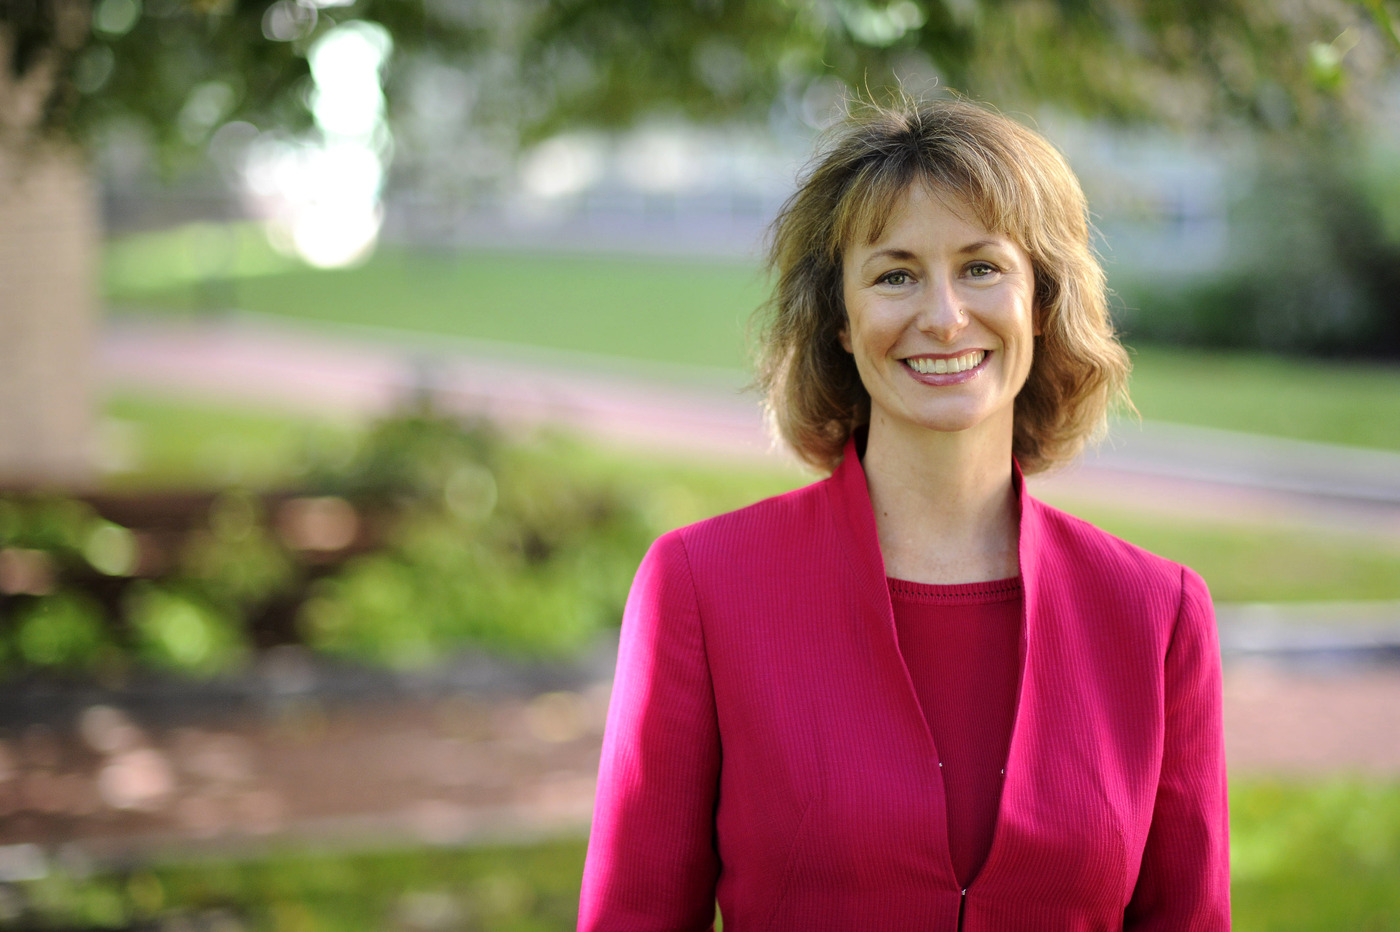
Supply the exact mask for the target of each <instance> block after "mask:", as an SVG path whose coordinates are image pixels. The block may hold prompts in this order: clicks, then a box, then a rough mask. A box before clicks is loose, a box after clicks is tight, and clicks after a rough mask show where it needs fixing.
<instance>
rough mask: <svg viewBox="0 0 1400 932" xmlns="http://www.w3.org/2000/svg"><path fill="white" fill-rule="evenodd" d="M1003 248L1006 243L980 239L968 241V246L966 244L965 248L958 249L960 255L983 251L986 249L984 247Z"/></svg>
mask: <svg viewBox="0 0 1400 932" xmlns="http://www.w3.org/2000/svg"><path fill="white" fill-rule="evenodd" d="M1003 248H1005V246H1004V244H1002V243H999V242H997V241H996V240H990V239H979V240H978V241H977V242H975V243H968V244H967V245H966V246H964V247H963V248H961V249H959V250H958V255H966V254H967V253H973V252H981V251H982V250H984V249H1003Z"/></svg>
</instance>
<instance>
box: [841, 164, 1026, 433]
mask: <svg viewBox="0 0 1400 932" xmlns="http://www.w3.org/2000/svg"><path fill="white" fill-rule="evenodd" d="M975 216H976V215H975V214H974V212H973V211H972V210H970V209H969V208H968V206H967V205H966V204H965V203H964V202H963V201H961V200H960V199H959V198H957V197H955V196H952V195H946V194H942V193H939V192H935V191H931V190H930V189H929V186H928V185H925V184H922V183H918V182H916V183H914V184H912V185H910V187H909V189H908V191H907V192H906V194H905V196H904V198H903V199H902V201H901V206H900V207H899V209H898V210H897V211H896V212H895V214H894V215H893V216H891V217H890V218H889V222H888V223H886V225H885V229H884V232H883V235H882V236H881V237H880V239H879V240H878V241H877V242H874V243H857V244H854V245H852V246H851V247H849V248H848V249H846V251H845V255H844V257H843V260H842V293H843V295H844V297H845V302H846V326H845V328H844V329H842V331H841V345H842V346H844V347H845V348H846V351H847V352H849V353H850V354H851V355H852V356H854V357H855V363H856V369H857V370H858V371H859V372H860V378H861V382H863V383H864V385H865V388H866V390H867V391H868V392H869V393H870V405H871V410H870V419H871V427H872V430H873V429H875V426H876V424H881V425H882V426H881V429H885V428H888V427H896V428H906V427H919V428H925V429H928V430H937V431H966V430H990V431H1005V432H1006V436H1007V437H1008V438H1009V437H1010V434H1011V425H1012V413H1013V410H1014V402H1015V399H1016V394H1017V393H1018V392H1019V391H1020V390H1021V386H1022V385H1024V384H1025V381H1026V376H1027V375H1028V374H1029V373H1030V368H1031V356H1032V353H1033V345H1034V340H1035V334H1036V332H1037V329H1036V322H1035V303H1034V293H1035V285H1034V278H1035V276H1034V270H1033V269H1032V267H1031V259H1030V256H1028V255H1027V254H1026V251H1025V250H1024V249H1022V248H1021V247H1020V246H1019V245H1018V244H1017V243H1016V242H1015V241H1013V240H1012V239H1011V238H1010V237H1008V236H1006V235H1004V234H1001V233H993V232H991V231H990V230H986V229H984V228H983V227H982V225H981V224H980V223H979V222H978V221H977V220H976V219H975Z"/></svg>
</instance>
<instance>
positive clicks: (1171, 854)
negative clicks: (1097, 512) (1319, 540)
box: [579, 445, 1230, 932]
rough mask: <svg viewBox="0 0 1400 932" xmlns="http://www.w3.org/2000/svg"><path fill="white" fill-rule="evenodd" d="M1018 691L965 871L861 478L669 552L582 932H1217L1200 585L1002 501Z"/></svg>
mask: <svg viewBox="0 0 1400 932" xmlns="http://www.w3.org/2000/svg"><path fill="white" fill-rule="evenodd" d="M1017 481H1018V487H1020V489H1021V491H1020V500H1021V539H1020V562H1021V574H1022V583H1023V587H1024V617H1023V622H1022V639H1021V685H1020V694H1019V696H1018V698H1017V712H1016V720H1015V726H1014V729H1013V732H1012V738H1011V748H1010V752H1009V756H1008V759H1007V762H1006V775H1005V778H1004V779H1005V783H1004V784H1003V789H1002V797H1001V808H1000V810H999V813H998V817H997V825H996V832H995V836H994V841H993V843H992V848H991V851H990V853H989V854H988V856H987V861H986V864H985V866H984V867H983V868H982V871H981V872H980V873H979V874H978V876H977V878H976V879H975V880H974V881H973V883H972V884H971V886H969V887H968V888H967V889H966V890H962V889H959V886H958V883H957V880H956V878H955V876H954V872H953V865H952V862H951V859H950V855H949V853H948V841H947V823H946V817H945V808H944V797H943V781H942V779H941V777H940V775H939V763H938V751H937V749H936V748H935V747H934V746H933V740H932V738H931V737H930V735H929V731H928V727H927V725H926V724H925V722H924V719H923V714H922V712H921V710H920V706H919V701H918V698H917V696H916V695H915V692H914V688H913V685H912V683H911V682H910V679H909V674H908V671H907V669H906V668H905V665H904V661H903V658H902V657H901V655H900V651H899V645H898V642H897V640H896V636H895V627H894V617H893V613H892V611H891V608H890V602H889V594H888V587H887V584H886V581H885V571H884V565H883V563H882V561H881V558H880V551H879V545H878V542H877V538H876V532H875V521H874V516H873V514H872V512H871V507H870V499H869V496H868V493H867V491H866V486H865V475H864V473H863V471H862V470H861V466H860V462H859V460H858V459H857V457H856V455H855V454H854V447H853V446H852V445H848V446H847V450H846V457H845V461H844V463H843V464H842V466H841V467H840V468H839V469H837V471H836V473H835V474H834V475H833V476H832V477H831V478H829V479H826V480H824V481H821V482H817V483H815V484H813V485H810V486H808V487H806V488H803V489H798V490H797V491H794V492H791V493H788V494H787V495H782V496H779V497H777V498H772V499H768V500H767V501H763V502H759V503H758V504H756V505H753V506H750V507H748V508H745V509H742V510H740V511H736V512H732V513H730V514H726V515H720V516H719V517H716V518H712V519H710V520H708V521H702V522H700V523H699V524H695V525H692V526H690V527H686V528H681V529H680V530H677V531H672V532H671V533H669V534H666V535H665V536H663V537H661V538H660V539H659V540H658V541H657V542H656V543H655V544H654V545H653V546H652V548H651V550H650V552H649V553H648V554H647V556H646V559H645V560H644V561H643V562H642V565H641V568H640V569H639V570H638V571H637V578H636V581H635V583H634V584H633V587H632V593H631V596H630V598H629V600H628V603H627V611H626V614H625V616H624V620H623V624H622V644H621V649H620V652H619V655H618V661H617V677H616V680H615V682H614V686H613V696H612V705H611V708H610V710H609V713H608V723H607V733H606V737H605V738H604V741H603V758H602V766H601V768H600V771H599V776H598V796H597V807H596V809H595V812H594V816H593V832H592V835H591V837H590V839H589V846H588V860H587V865H586V867H585V869H584V875H583V891H582V897H581V901H580V908H579V929H581V930H705V929H709V928H710V927H711V924H712V922H713V919H714V909H715V902H716V899H718V902H719V906H720V909H721V911H722V913H723V916H724V928H725V932H753V930H794V932H799V930H800V932H816V930H826V929H829V930H860V932H865V930H891V932H912V930H935V932H955V930H959V929H961V930H963V932H991V930H1005V932H1012V930H1014V932H1026V930H1085V932H1087V930H1112V929H1135V930H1146V929H1160V930H1171V932H1184V930H1217V929H1228V928H1229V924H1230V918H1229V917H1230V905H1229V862H1228V844H1227V837H1226V836H1227V818H1226V799H1225V763H1224V753H1223V749H1222V740H1221V699H1220V693H1221V682H1220V654H1219V648H1218V646H1217V640H1216V632H1215V623H1214V612H1213V610H1212V608H1211V603H1210V596H1209V593H1208V592H1207V591H1206V587H1205V584H1204V583H1203V582H1202V581H1201V578H1200V577H1199V576H1197V575H1196V574H1195V573H1193V572H1192V571H1191V570H1189V569H1186V568H1185V567H1182V566H1180V565H1177V564H1175V563H1171V562H1168V561H1167V560H1164V559H1162V558H1160V557H1157V556H1153V555H1152V554H1150V553H1147V552H1146V551H1143V550H1141V549H1139V548H1137V547H1134V546H1132V545H1131V544H1128V543H1125V542H1124V541H1121V540H1119V539H1117V538H1115V537H1112V536H1110V535H1109V534H1106V533H1104V532H1103V531H1100V530H1098V529H1097V528H1095V527H1093V526H1091V525H1089V524H1086V523H1085V522H1083V521H1080V520H1078V519H1076V518H1073V517H1071V516H1069V515H1066V514H1064V513H1063V512H1060V511H1057V510H1055V509H1054V508H1051V507H1049V506H1047V505H1044V504H1042V503H1041V502H1039V501H1037V500H1035V499H1034V498H1031V497H1030V496H1029V495H1027V494H1026V493H1025V491H1024V487H1023V486H1021V485H1020V482H1019V471H1018V478H1017Z"/></svg>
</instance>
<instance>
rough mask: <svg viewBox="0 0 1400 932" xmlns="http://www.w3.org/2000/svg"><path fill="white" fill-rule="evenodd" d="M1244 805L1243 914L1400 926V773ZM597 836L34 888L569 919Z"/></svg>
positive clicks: (249, 925)
mask: <svg viewBox="0 0 1400 932" xmlns="http://www.w3.org/2000/svg"><path fill="white" fill-rule="evenodd" d="M1230 812H1231V817H1230V822H1231V824H1230V847H1231V861H1232V866H1233V884H1232V890H1231V892H1232V898H1233V901H1234V902H1233V906H1234V922H1235V926H1236V927H1237V928H1240V929H1248V930H1251V932H1304V930H1333V929H1346V930H1357V932H1366V930H1376V932H1379V930H1389V929H1395V928H1397V927H1400V885H1397V884H1396V883H1395V878H1396V877H1397V876H1400V784H1398V783H1395V782H1368V781H1363V780H1357V779H1345V778H1342V779H1331V780H1325V781H1321V782H1297V781H1288V780H1279V779H1258V778H1254V779H1244V780H1240V779H1237V780H1235V781H1234V783H1233V785H1232V788H1231V793H1230ZM584 850H585V845H584V842H583V841H582V840H581V839H562V840H554V841H548V842H544V843H538V844H533V845H501V846H494V847H485V848H476V849H470V850H451V849H442V848H433V849H409V850H396V851H376V852H363V853H337V852H327V851H316V850H295V849H289V850H285V851H281V852H278V853H274V854H271V855H266V856H262V857H255V858H247V859H222V860H202V861H201V860H194V861H189V860H187V861H184V862H180V863H157V864H151V865H146V866H141V867H137V868H135V869H131V870H128V871H126V872H123V873H111V872H106V873H104V872H99V873H97V874H95V875H93V876H91V877H87V878H83V879H78V878H76V877H74V876H71V875H68V874H65V873H56V874H53V875H51V876H49V877H48V878H45V879H43V880H38V881H30V882H26V883H24V884H21V885H20V892H21V894H22V895H23V896H24V897H25V899H27V900H28V901H29V902H30V903H32V904H34V905H35V906H36V907H38V911H40V913H41V915H43V916H44V918H45V919H47V920H49V921H50V922H57V921H62V922H68V923H82V924H85V925H86V926H90V927H95V928H103V927H118V926H120V925H124V924H126V923H133V922H140V921H143V920H150V919H153V918H155V917H162V918H165V919H167V920H175V921H178V919H176V917H183V919H184V922H185V924H186V925H198V927H200V928H205V927H211V928H229V929H249V930H258V932H262V930H269V932H270V930H284V929H296V930H303V932H320V930H337V932H340V930H349V932H355V930H378V929H414V928H433V929H436V928H471V929H482V930H491V932H496V930H499V932H526V930H528V932H546V930H560V932H562V930H566V929H572V928H573V927H574V920H575V916H576V912H577V902H578V890H579V879H580V876H581V874H582V868H583V858H584ZM6 927H7V925H6V920H4V919H0V929H3V928H6ZM29 927H32V926H29ZM164 927H165V926H164V925H162V928H164ZM12 928H13V927H12Z"/></svg>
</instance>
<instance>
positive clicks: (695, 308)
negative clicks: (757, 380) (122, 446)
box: [105, 240, 763, 369]
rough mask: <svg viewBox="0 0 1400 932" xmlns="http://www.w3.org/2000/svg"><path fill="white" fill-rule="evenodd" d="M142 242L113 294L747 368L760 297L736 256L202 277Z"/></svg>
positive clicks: (479, 257) (132, 303)
mask: <svg viewBox="0 0 1400 932" xmlns="http://www.w3.org/2000/svg"><path fill="white" fill-rule="evenodd" d="M141 245H142V243H141V241H139V240H138V241H135V242H131V243H123V242H118V243H115V244H113V245H112V246H111V247H110V248H109V250H108V254H107V265H106V274H105V281H106V283H107V298H108V300H109V301H110V302H111V303H112V304H113V305H115V306H117V307H137V308H141V309H145V310H151V311H157V312H165V313H171V312H175V313H188V312H191V311H195V312H197V311H199V310H201V309H208V308H210V307H211V305H212V306H213V307H220V306H223V307H227V306H236V307H238V308H240V309H242V310H248V311H257V312H260V313H265V314H275V315H280V316H285V317H291V318H296V319H299V320H307V321H316V322H333V323H343V324H358V325H370V326H378V327H394V328H397V329H401V330H405V331H411V332H416V333H430V334H442V335H446V336H453V337H467V338H472V339H478V340H494V341H500V342H504V343H516V344H524V345H530V346H542V347H547V348H550V349H557V350H570V351H576V352H584V353H590V354H599V355H604V356H619V357H624V358H628V359H640V360H647V361H659V362H664V363H681V364H685V365H690V366H706V367H718V368H729V369H740V368H742V367H743V366H744V361H745V349H744V332H745V326H746V324H747V321H748V318H749V315H750V313H751V312H752V311H753V309H754V308H755V307H756V306H757V305H758V303H759V302H760V301H761V300H762V298H763V280H762V276H761V274H760V273H759V271H758V270H757V269H756V268H755V267H754V266H753V265H751V264H747V263H742V262H736V261H724V260H709V259H695V260H685V259H659V258H654V257H641V256H621V255H597V256H589V255H568V254H560V253H554V252H542V253H540V254H534V255H532V254H528V253H521V252H502V253H490V252H470V253H444V252H423V251H418V252H409V251H404V250H397V249H383V250H381V251H380V252H379V253H377V254H376V255H375V256H374V257H373V258H372V259H371V260H370V261H369V262H368V263H367V264H365V265H363V266H361V267H359V268H354V269H345V270H338V271H329V272H327V271H317V270H313V269H309V268H294V269H291V270H286V271H280V272H278V271H273V272H271V273H267V274H262V273H260V274H249V275H246V276H242V277H237V276H230V277H227V278H223V279H220V280H218V281H217V282H216V285H215V287H213V288H212V290H211V287H210V285H209V284H208V283H207V282H205V283H201V282H200V281H198V280H195V281H191V280H189V279H188V278H187V277H185V276H179V277H163V276H160V275H159V274H158V266H156V264H155V263H154V262H152V261H150V260H149V259H148V258H146V257H145V255H144V250H143V251H142V262H141V263H140V264H139V266H138V264H137V263H136V261H135V259H134V258H131V256H132V254H133V253H135V252H137V251H138V250H137V248H138V247H139V246H141ZM167 246H168V248H170V249H171V250H172V251H173V250H174V248H175V246H174V244H167ZM142 269H145V270H146V271H145V272H144V273H143V272H142V271H141V270H142Z"/></svg>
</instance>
